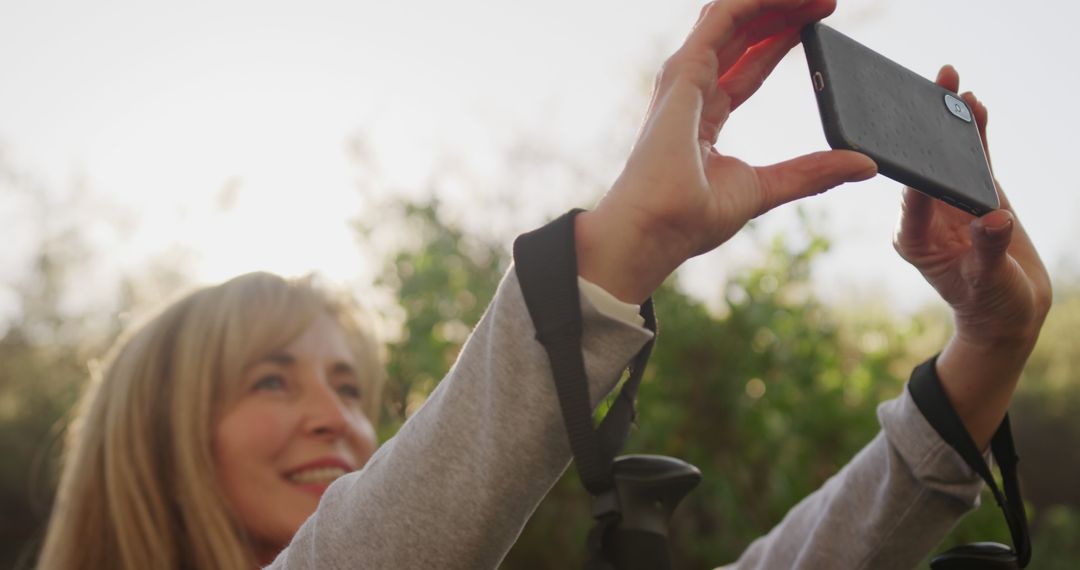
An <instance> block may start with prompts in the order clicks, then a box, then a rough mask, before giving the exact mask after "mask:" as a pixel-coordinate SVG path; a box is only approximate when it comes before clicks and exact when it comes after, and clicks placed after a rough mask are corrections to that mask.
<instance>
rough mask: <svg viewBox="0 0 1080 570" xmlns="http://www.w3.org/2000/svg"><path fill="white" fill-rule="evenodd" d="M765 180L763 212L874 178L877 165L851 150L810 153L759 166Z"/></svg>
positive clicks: (762, 179)
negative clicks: (841, 186) (846, 184)
mask: <svg viewBox="0 0 1080 570" xmlns="http://www.w3.org/2000/svg"><path fill="white" fill-rule="evenodd" d="M757 174H758V180H760V181H761V192H762V207H761V211H759V212H758V215H761V214H763V213H765V212H767V211H769V210H771V209H773V208H775V207H777V206H779V205H781V204H786V203H788V202H791V201H793V200H798V199H799V198H805V197H807V196H813V195H815V194H821V193H822V192H825V191H826V190H829V189H830V188H835V187H836V186H839V185H841V184H843V183H845V182H856V181H859V180H866V179H868V178H873V177H874V175H875V174H877V165H876V164H874V161H873V160H871V159H870V157H868V156H866V155H864V154H861V153H858V152H853V151H850V150H827V151H822V152H815V153H811V154H806V155H803V156H799V157H796V158H793V159H791V160H787V161H784V162H780V163H777V164H773V165H770V166H763V167H759V168H757Z"/></svg>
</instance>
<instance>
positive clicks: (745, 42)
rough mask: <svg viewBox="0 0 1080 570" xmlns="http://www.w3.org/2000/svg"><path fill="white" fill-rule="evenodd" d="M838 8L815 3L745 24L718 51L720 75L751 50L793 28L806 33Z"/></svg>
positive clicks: (833, 4) (829, 3)
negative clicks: (806, 26)
mask: <svg viewBox="0 0 1080 570" xmlns="http://www.w3.org/2000/svg"><path fill="white" fill-rule="evenodd" d="M834 8H836V4H835V3H834V2H824V1H819V0H814V1H811V2H807V3H805V4H803V5H801V6H799V7H797V8H795V9H792V10H787V11H780V10H770V11H767V12H765V13H763V14H761V15H760V16H758V17H756V18H754V19H753V20H750V21H749V22H747V23H746V24H743V25H742V26H740V27H739V28H738V29H737V30H736V31H735V33H734V34H733V35H732V37H731V38H730V39H729V40H728V41H727V42H725V43H724V45H723V46H722V47H721V48H720V49H719V50H717V51H716V59H717V65H718V68H719V70H720V75H723V74H724V73H725V72H726V71H727V70H729V69H730V68H731V67H732V66H733V65H735V64H736V63H737V62H738V61H739V60H740V59H742V57H743V56H744V55H745V54H746V51H747V50H748V49H750V48H752V47H754V46H756V45H757V44H759V43H761V42H763V41H765V40H767V39H769V38H771V37H772V36H775V35H777V34H780V33H783V32H785V31H786V30H787V29H789V28H796V29H802V27H803V26H805V25H806V24H808V23H810V22H813V21H816V20H820V19H822V18H824V17H825V16H828V15H829V14H830V13H831V12H832V11H833V9H834Z"/></svg>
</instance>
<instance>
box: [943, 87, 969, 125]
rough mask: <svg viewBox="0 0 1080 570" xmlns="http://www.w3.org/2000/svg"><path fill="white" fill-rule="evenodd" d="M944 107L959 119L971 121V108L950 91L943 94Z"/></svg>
mask: <svg viewBox="0 0 1080 570" xmlns="http://www.w3.org/2000/svg"><path fill="white" fill-rule="evenodd" d="M945 108H946V109H948V110H949V112H950V113H952V114H953V115H955V116H956V117H957V118H959V119H960V120H962V121H964V122H967V123H970V122H971V109H968V106H967V105H965V104H964V102H963V101H961V100H960V99H958V98H957V97H956V96H955V95H953V94H951V93H946V94H945Z"/></svg>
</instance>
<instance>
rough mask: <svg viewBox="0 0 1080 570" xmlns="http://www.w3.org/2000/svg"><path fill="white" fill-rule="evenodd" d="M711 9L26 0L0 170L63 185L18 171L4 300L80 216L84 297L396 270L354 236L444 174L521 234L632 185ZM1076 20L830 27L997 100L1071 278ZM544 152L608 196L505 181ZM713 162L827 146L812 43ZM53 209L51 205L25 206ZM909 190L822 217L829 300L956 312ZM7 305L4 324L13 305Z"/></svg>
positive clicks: (710, 272) (8, 37) (1030, 207)
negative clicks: (135, 276) (682, 58)
mask: <svg viewBox="0 0 1080 570" xmlns="http://www.w3.org/2000/svg"><path fill="white" fill-rule="evenodd" d="M699 8H700V2H687V1H681V0H675V1H660V0H623V1H613V0H593V1H576V2H575V1H569V0H548V1H546V2H524V1H520V0H504V1H501V2H494V1H481V0H460V1H456V2H436V1H430V0H413V1H411V2H388V1H381V2H376V1H371V0H359V1H356V0H353V1H314V2H304V3H299V2H268V1H261V2H254V1H221V2H213V3H209V2H206V3H197V2H187V3H182V4H181V3H175V4H173V5H171V6H169V7H161V6H151V5H150V3H145V2H135V1H133V0H114V1H103V2H96V3H87V2H74V1H71V0H66V1H60V0H39V1H27V0H4V1H3V2H2V3H0V78H3V86H2V87H0V159H2V160H3V161H4V162H5V163H7V164H8V165H11V166H12V167H13V168H16V169H17V170H18V171H19V172H22V173H25V174H26V175H27V176H28V177H30V178H32V179H33V180H34V181H36V182H35V185H34V190H33V192H32V193H37V194H40V196H37V197H35V196H28V195H27V194H26V192H22V193H20V192H16V191H15V190H14V189H13V188H14V185H13V184H12V183H4V182H0V223H3V224H4V227H5V228H6V230H7V231H6V232H5V233H6V235H7V236H8V237H7V239H6V240H5V242H6V243H7V244H8V245H7V246H6V247H4V248H0V286H4V285H7V284H10V283H12V282H14V281H15V280H17V279H19V278H20V276H22V275H24V274H25V273H26V272H27V271H28V268H29V263H30V261H31V260H30V258H29V255H30V252H32V247H31V245H32V244H33V243H34V241H35V240H36V239H39V238H40V237H41V233H42V227H45V228H50V227H53V228H55V227H61V226H62V225H63V224H65V223H76V224H79V225H80V227H83V228H85V232H84V233H85V235H86V236H87V239H88V241H89V242H90V245H91V246H92V247H93V248H96V249H97V250H98V251H100V252H104V254H103V255H100V256H98V257H96V258H95V263H96V264H98V266H99V267H98V269H99V270H98V271H92V272H90V273H89V274H88V275H87V276H86V278H85V286H84V287H82V291H83V292H84V296H83V300H82V302H92V301H93V300H94V299H95V298H96V297H95V296H96V295H107V294H108V293H109V291H110V287H114V286H115V282H116V277H117V276H118V275H124V274H129V273H134V272H138V271H139V268H140V267H144V266H146V265H147V264H149V263H155V262H156V263H166V264H167V263H169V262H170V261H171V259H172V258H171V257H170V256H175V258H176V261H175V262H176V263H177V264H179V263H181V261H182V262H183V266H184V267H185V268H186V269H188V270H190V272H191V275H190V278H191V279H192V280H193V281H195V282H199V283H213V282H218V281H221V280H223V279H226V278H228V277H231V276H234V275H237V274H239V273H243V272H246V271H251V270H257V269H265V270H271V271H276V272H279V273H283V274H290V275H293V274H302V273H307V272H310V271H318V272H319V273H321V274H323V275H324V276H326V277H327V278H328V279H329V280H331V281H336V282H342V283H365V282H368V281H370V279H371V276H372V275H373V273H374V271H375V270H376V268H377V266H378V263H377V260H376V259H375V258H374V256H373V255H370V254H368V255H364V254H363V252H364V250H363V249H361V250H358V244H357V237H356V234H355V233H354V232H353V231H352V229H351V228H350V225H349V224H350V220H353V219H355V218H356V217H357V216H369V217H373V219H377V218H378V214H379V212H378V210H377V208H378V204H379V200H378V199H379V198H380V196H379V193H380V192H381V193H382V194H384V195H385V194H388V193H394V192H404V193H407V194H408V193H410V192H416V193H418V194H422V193H423V192H424V191H430V190H431V184H430V180H431V179H432V176H433V173H437V172H445V171H447V170H448V169H449V170H452V171H455V172H467V173H468V175H467V176H461V177H459V178H458V183H457V184H452V183H447V184H443V185H441V186H437V187H436V188H435V189H434V191H435V192H436V194H437V195H438V196H439V197H440V198H441V199H442V200H444V201H445V202H447V203H449V204H458V208H459V210H461V211H473V218H474V220H479V222H476V221H474V223H476V224H479V225H480V226H484V225H485V224H486V225H487V226H494V227H498V228H499V231H502V232H505V235H506V237H507V239H509V237H510V236H512V235H513V234H514V233H517V232H520V231H525V230H528V229H530V226H529V225H526V224H533V225H535V224H536V223H539V222H540V221H541V220H543V219H544V218H545V217H548V216H552V215H554V214H556V213H558V212H560V211H562V210H565V209H567V208H570V207H573V206H583V207H588V206H589V205H591V203H592V202H593V201H594V200H595V199H596V197H597V191H598V190H597V188H602V187H603V186H604V184H610V182H611V181H613V180H614V177H615V175H617V173H618V167H619V165H620V163H621V160H622V157H625V156H626V154H627V152H628V151H629V148H630V145H631V144H632V136H633V133H634V132H635V131H636V129H637V127H638V125H639V124H640V121H641V118H642V114H643V112H644V105H645V103H646V101H647V85H648V81H649V79H650V78H651V76H652V75H653V74H654V73H655V70H656V69H657V67H658V65H659V64H660V63H661V62H662V61H663V59H664V58H665V57H666V56H667V55H668V54H669V53H670V52H672V51H673V50H674V49H675V48H677V47H678V45H679V43H680V42H681V41H682V39H683V38H684V37H685V34H686V32H687V31H688V30H689V28H690V26H692V24H693V22H694V20H695V19H696V16H697V13H698V10H699ZM1078 20H1080V7H1078V6H1077V4H1076V3H1073V2H1065V1H1050V0H1035V1H1031V2H1025V3H1023V5H1022V7H1021V4H1020V3H1017V2H1007V1H1003V0H993V1H986V0H983V1H976V0H957V1H954V2H949V3H947V4H943V3H941V2H934V1H931V0H908V1H905V2H884V1H878V0H873V1H871V0H865V1H843V0H841V2H840V5H839V8H838V10H837V12H836V13H835V14H834V15H833V16H831V17H830V18H829V20H828V22H829V23H831V24H832V25H833V26H834V27H836V28H837V29H839V30H841V31H842V32H845V33H847V34H848V35H850V36H852V37H854V38H855V39H857V40H860V41H862V42H863V43H865V44H867V45H869V46H870V47H872V48H874V49H875V50H877V51H879V52H881V53H883V54H885V55H886V56H888V57H890V58H891V59H893V60H895V61H897V62H899V63H901V64H903V65H905V66H907V67H909V68H911V69H913V70H915V71H916V72H918V73H920V74H922V75H924V76H928V77H933V75H934V74H935V72H936V70H937V68H938V67H939V66H940V65H941V64H943V63H952V64H954V65H955V66H956V67H957V68H958V69H959V71H960V75H961V89H962V90H966V89H973V90H975V92H976V93H977V94H978V95H979V97H980V99H982V100H983V101H984V102H985V103H986V104H987V106H988V107H989V109H990V141H991V152H992V155H993V159H994V165H995V168H996V173H997V175H998V178H999V180H1000V181H1001V182H1002V184H1003V185H1004V187H1005V189H1006V192H1007V193H1008V195H1009V197H1010V199H1011V200H1012V202H1013V204H1014V206H1015V208H1016V210H1017V211H1018V213H1019V216H1020V219H1021V221H1022V222H1023V223H1024V225H1025V227H1026V228H1027V229H1028V231H1029V232H1030V233H1031V235H1032V238H1033V240H1034V242H1035V244H1036V246H1037V247H1038V248H1039V250H1040V251H1041V252H1042V255H1043V257H1044V259H1045V260H1046V261H1047V263H1048V265H1049V266H1050V267H1051V270H1052V273H1053V272H1054V270H1055V268H1058V267H1075V266H1076V265H1075V262H1074V261H1073V254H1072V249H1073V244H1074V243H1076V242H1077V241H1078V240H1080V230H1078V229H1077V228H1076V225H1075V224H1073V223H1072V220H1073V219H1075V218H1076V217H1077V216H1080V182H1077V180H1076V179H1075V178H1072V177H1069V176H1068V175H1067V173H1069V172H1071V168H1070V166H1071V162H1072V161H1075V160H1076V158H1075V154H1076V152H1075V151H1076V150H1077V145H1076V143H1075V142H1074V138H1075V136H1076V133H1077V132H1080V119H1078V118H1077V114H1076V113H1075V110H1074V109H1073V108H1072V102H1071V99H1072V98H1073V97H1074V96H1075V94H1076V93H1077V92H1080V73H1078V72H1077V69H1078V66H1077V64H1076V61H1075V60H1076V59H1077V58H1076V55H1077V54H1078V53H1080V49H1078V48H1077V47H1076V46H1075V45H1074V44H1073V40H1072V38H1073V36H1074V35H1075V31H1074V29H1073V28H1074V22H1076V21H1078ZM522 146H524V147H530V146H532V147H536V148H539V149H546V152H548V153H549V154H551V155H553V157H554V158H553V159H552V160H554V161H556V162H557V161H559V160H564V161H565V162H566V163H567V164H569V165H571V166H572V168H573V169H577V170H580V171H582V172H584V173H586V176H587V178H588V179H589V183H588V184H584V183H583V182H581V181H579V180H575V179H574V178H573V177H567V176H558V175H551V174H550V172H548V170H542V171H541V170H538V171H537V172H536V173H535V175H534V174H533V173H530V172H528V171H527V169H526V170H525V171H522V170H520V169H519V170H510V169H509V167H508V165H507V163H506V161H507V154H508V150H507V149H509V148H517V147H522ZM718 147H719V148H720V149H721V150H722V151H724V152H729V153H732V154H735V155H736V156H739V157H740V158H743V159H745V160H747V161H748V162H750V163H752V164H766V163H771V162H776V161H779V160H783V159H786V158H789V157H791V156H794V155H796V154H801V153H805V152H811V151H815V150H820V149H823V148H825V147H826V143H825V139H824V136H823V134H822V130H821V126H820V121H819V119H818V115H817V110H816V106H815V103H814V99H813V93H812V91H811V87H810V82H809V77H808V73H807V71H806V64H805V60H804V58H803V55H802V53H801V48H798V47H797V48H795V50H793V52H792V53H791V54H790V55H789V57H788V58H787V59H785V60H784V61H783V62H782V63H781V64H780V66H779V67H778V68H777V70H776V72H775V73H774V74H773V76H772V77H771V78H770V79H769V80H768V81H767V82H766V84H765V85H764V87H763V88H762V89H761V91H760V92H759V93H758V95H757V96H756V97H754V98H753V99H752V100H751V101H750V102H748V103H747V104H746V105H744V107H743V108H741V109H739V110H738V111H737V112H736V114H735V115H734V116H733V117H732V119H731V120H730V121H729V123H728V125H727V126H726V127H725V130H724V132H723V133H722V135H721V140H720V142H719V144H718ZM357 149H361V150H362V152H360V151H358V150H357ZM358 155H360V156H362V157H363V159H362V160H361V159H358V158H357V157H358ZM581 186H587V188H583V187H581ZM361 188H366V189H367V191H366V192H361V191H359V189H361ZM75 189H78V190H79V191H80V192H76V191H75ZM500 195H505V197H508V198H509V199H512V200H513V201H515V203H517V204H520V205H521V206H523V208H522V209H523V210H525V211H527V212H528V215H523V216H520V217H518V218H513V219H498V220H492V219H487V220H485V218H484V216H485V214H489V212H486V211H485V208H483V207H482V206H483V205H484V204H486V203H488V201H490V200H498V199H499V198H500ZM382 197H383V198H385V196H382ZM35 200H37V201H38V202H42V203H45V204H47V205H49V207H48V208H47V210H48V211H46V212H45V213H41V212H39V213H38V214H36V217H34V216H29V215H28V214H27V212H30V211H33V208H31V207H30V205H31V203H33V202H34V201H35ZM898 200H899V186H898V185H897V184H896V183H893V182H892V181H889V180H887V179H884V178H882V177H878V178H877V179H875V180H873V181H869V182H865V183H860V184H853V185H848V186H845V187H842V188H839V189H836V190H834V191H831V192H829V193H827V194H825V195H823V196H820V197H816V198H813V199H811V200H808V201H805V202H804V203H803V204H804V207H805V209H806V210H807V211H808V212H810V214H811V217H813V218H814V219H817V220H819V222H820V225H821V227H822V228H824V229H825V230H826V232H827V234H828V235H829V236H830V237H831V238H832V240H833V244H834V247H833V249H832V250H831V251H830V252H829V253H828V254H827V255H826V257H824V258H823V259H822V260H821V262H820V264H819V266H818V269H817V271H816V277H815V278H816V285H817V289H818V291H819V293H820V295H821V296H823V297H824V298H825V299H826V300H829V301H833V302H838V303H842V302H846V301H848V300H850V299H852V298H862V299H870V300H875V301H880V302H884V303H886V304H889V305H891V306H894V307H896V308H897V309H898V310H901V311H903V310H914V309H915V308H918V307H920V306H922V305H923V304H924V303H927V302H928V301H930V300H932V299H933V292H932V291H931V290H930V289H929V287H928V286H927V285H925V283H923V281H922V280H921V278H920V277H919V276H918V274H917V273H916V272H915V271H914V270H913V269H911V268H910V267H908V266H906V265H905V264H904V262H903V261H901V260H900V259H899V257H898V256H896V254H895V253H894V252H893V251H892V248H891V245H890V239H891V235H892V231H893V227H894V224H895V220H896V217H897V213H898ZM54 205H55V206H57V207H56V208H53V207H52V206H54ZM477 205H479V206H481V207H479V208H477V207H476V206H477ZM489 218H490V216H489ZM795 223H796V222H795V212H794V209H793V208H784V209H781V210H779V211H777V212H773V213H771V214H770V215H768V216H767V217H765V218H763V219H762V220H760V221H759V222H757V223H756V226H757V227H758V234H757V235H758V237H756V238H755V237H753V236H740V237H739V238H736V239H735V240H733V241H732V242H731V243H729V244H725V246H723V247H722V248H721V249H720V250H719V251H717V252H714V253H712V254H709V255H706V256H703V257H701V258H698V259H695V260H693V261H692V262H690V263H689V264H687V266H686V267H685V268H684V272H683V283H684V284H685V285H686V287H687V288H688V289H689V290H691V291H692V292H694V293H696V294H698V295H700V296H701V297H703V298H705V299H715V298H716V297H717V295H718V294H719V291H720V290H721V287H720V285H721V284H722V283H723V280H724V278H725V276H726V275H729V274H730V273H731V272H732V271H737V270H738V269H739V268H740V267H744V266H746V265H747V264H751V265H752V264H753V263H754V262H755V260H756V259H757V258H758V257H759V255H760V247H759V246H758V245H756V244H758V243H759V242H760V241H761V239H763V238H761V236H768V235H771V234H774V233H777V232H790V231H791V229H792V228H793V227H794V225H795ZM362 247H363V245H361V248H362ZM358 251H359V252H360V253H359V254H358ZM4 291H5V290H3V289H0V316H2V315H3V314H5V311H7V314H10V312H11V311H13V310H16V309H15V308H14V307H12V306H11V294H10V291H8V292H6V293H5V292H4ZM73 302H75V303H78V302H80V301H79V300H75V301H73Z"/></svg>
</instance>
